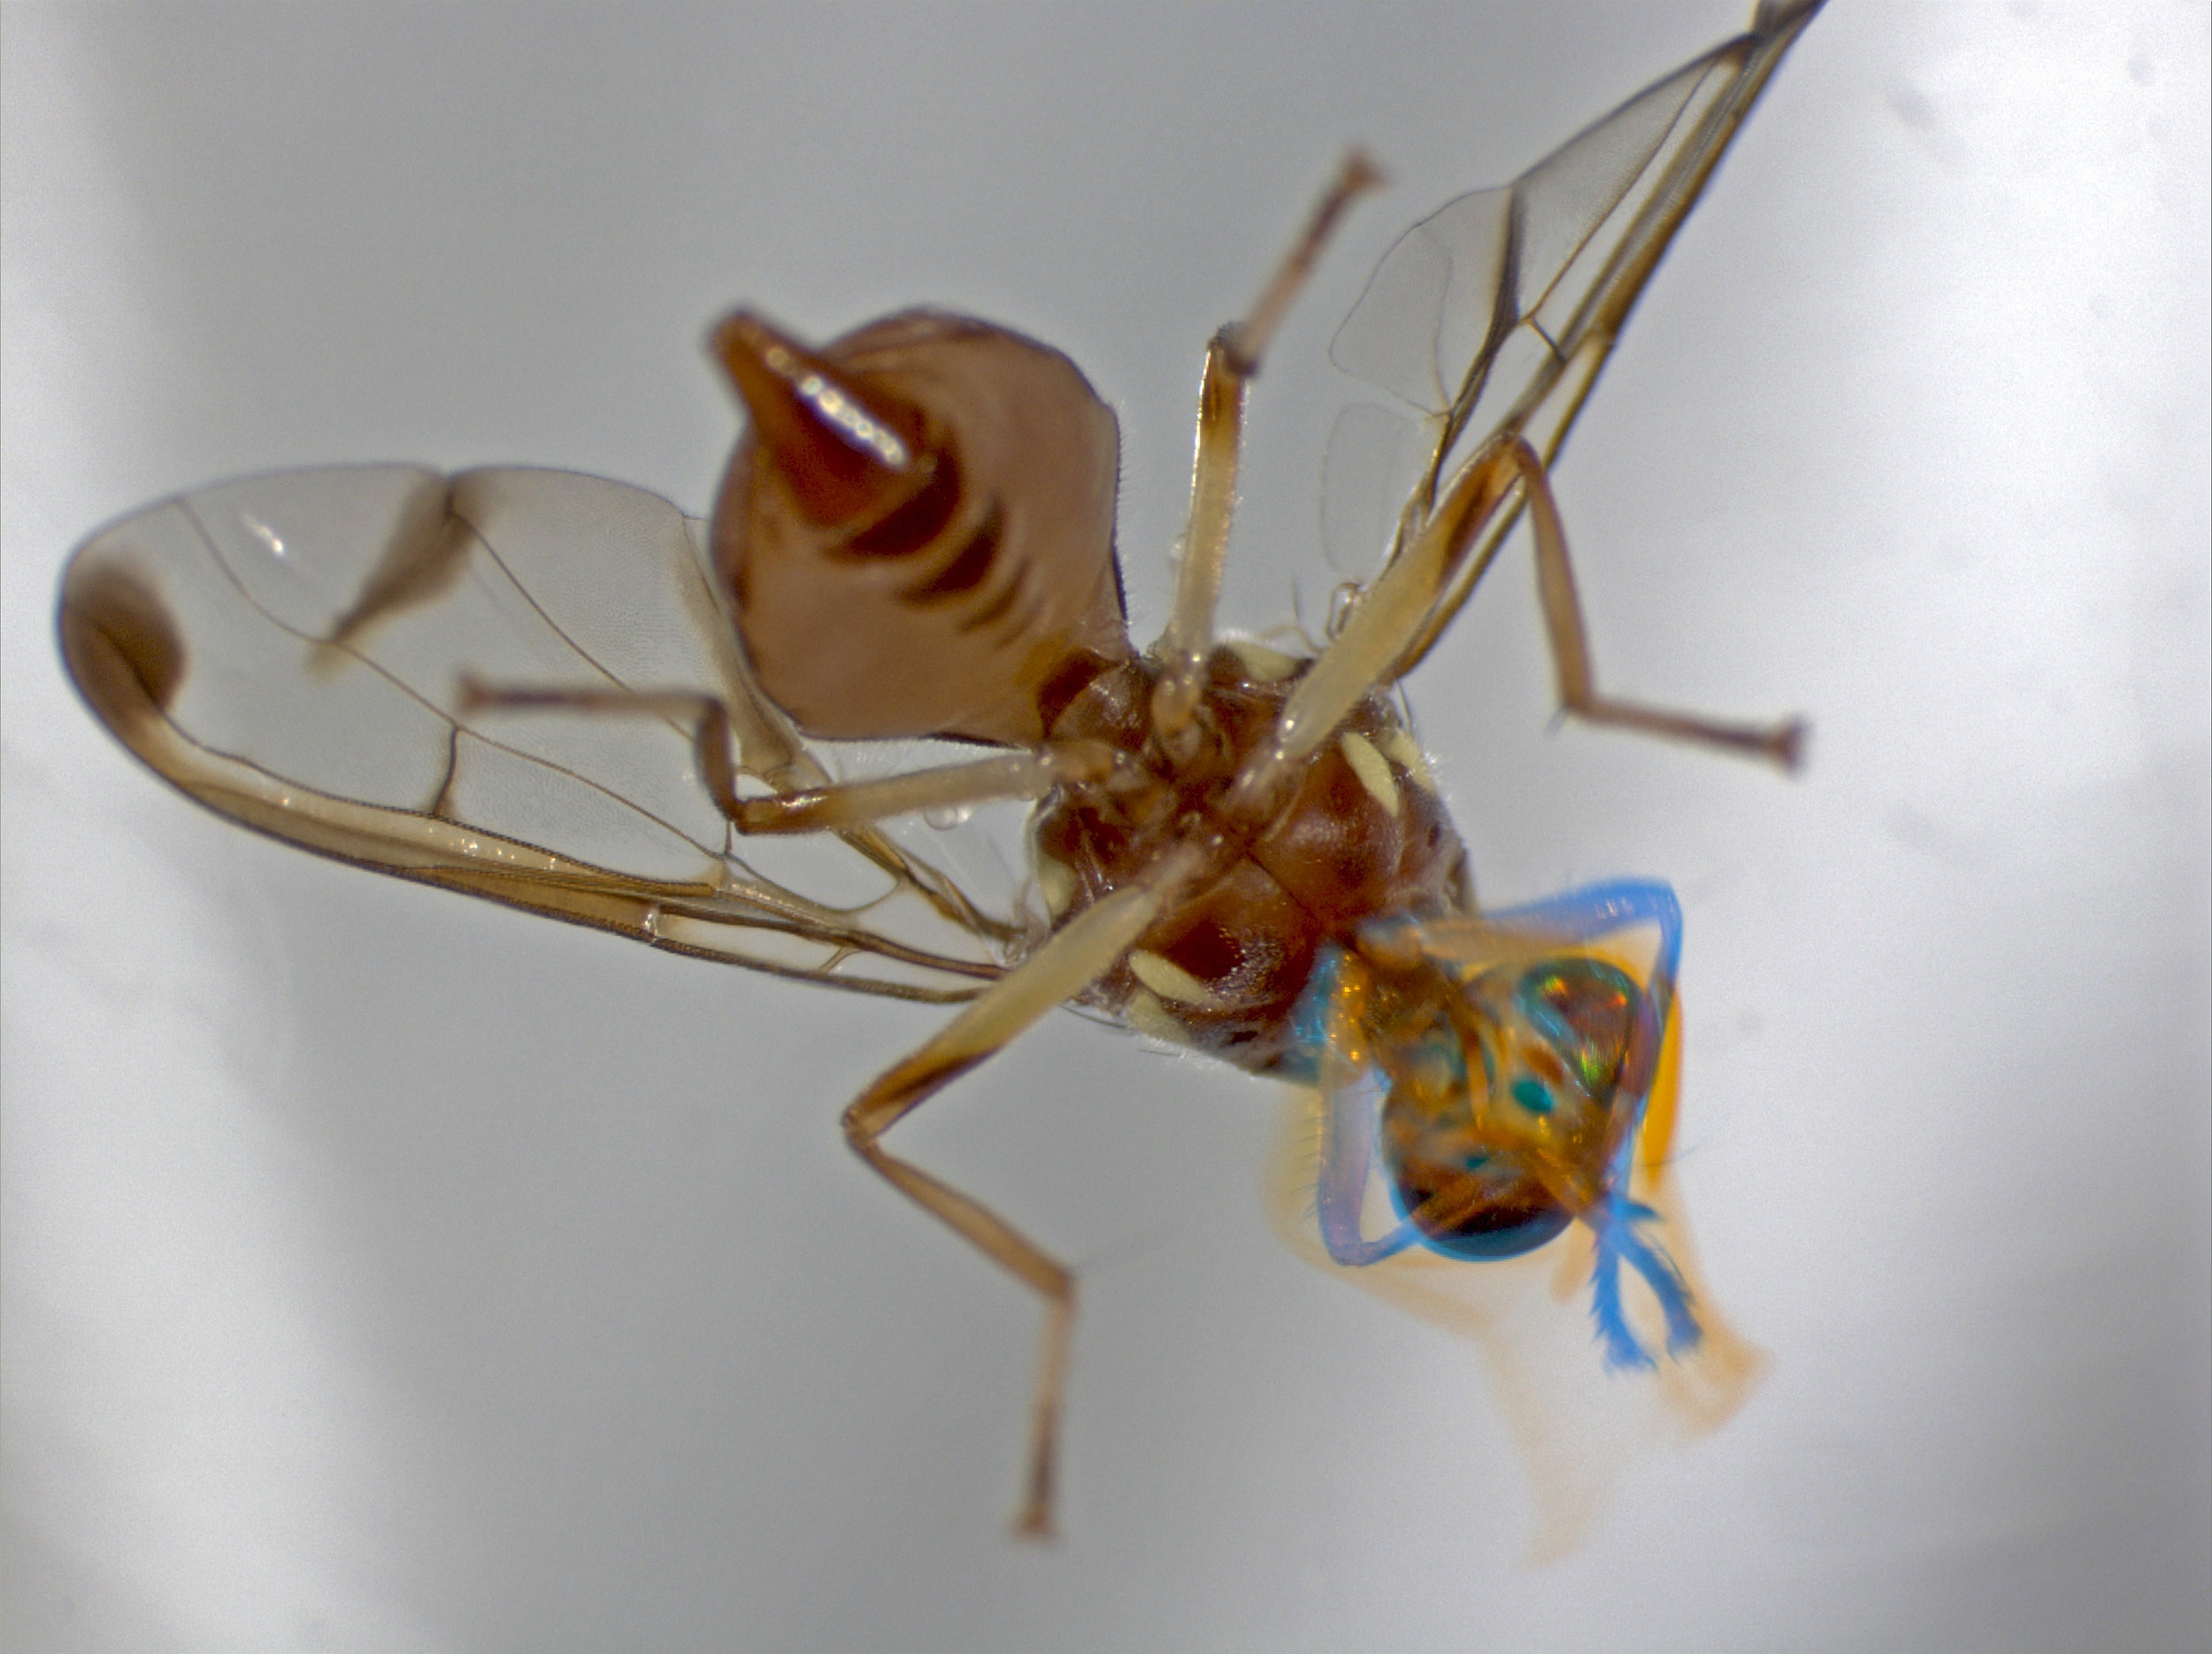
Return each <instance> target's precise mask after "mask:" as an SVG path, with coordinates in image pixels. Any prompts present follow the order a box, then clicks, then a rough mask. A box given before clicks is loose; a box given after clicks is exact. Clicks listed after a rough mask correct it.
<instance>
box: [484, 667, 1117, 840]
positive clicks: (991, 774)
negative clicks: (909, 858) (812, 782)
mask: <svg viewBox="0 0 2212 1654" xmlns="http://www.w3.org/2000/svg"><path fill="white" fill-rule="evenodd" d="M460 703H461V710H462V711H463V712H483V711H486V710H489V709H497V710H500V711H508V712H518V711H556V710H558V711H573V712H602V713H610V714H614V715H617V716H622V715H627V716H631V717H638V718H665V719H676V720H680V721H685V722H688V723H690V724H691V726H692V738H693V742H694V744H695V747H696V749H697V752H698V762H699V773H700V776H701V778H702V779H703V781H705V783H706V787H707V790H708V791H709V792H710V794H712V795H713V797H714V802H715V805H716V807H717V808H718V809H719V810H720V811H721V812H722V813H723V814H724V815H726V816H727V817H728V818H729V819H730V823H731V825H732V826H733V827H736V828H737V830H738V831H739V832H741V833H820V832H833V831H839V830H841V829H844V828H848V827H864V826H866V825H867V824H868V823H869V822H872V821H880V820H883V819H886V818H887V817H890V816H900V815H911V814H913V813H915V812H918V811H922V810H953V809H962V808H965V807H968V806H971V805H974V804H995V803H998V802H1000V801H1001V800H1004V799H1010V798H1041V797H1043V796H1045V795H1046V794H1047V793H1048V792H1050V791H1051V790H1052V789H1054V788H1056V787H1057V786H1060V785H1061V784H1063V783H1064V782H1067V781H1103V780H1104V779H1105V778H1106V776H1107V774H1108V773H1109V772H1110V771H1111V769H1112V768H1113V765H1114V764H1115V762H1116V755H1115V752H1114V750H1113V749H1112V748H1111V747H1110V746H1108V745H1106V744H1105V743H1104V742H1095V741H1078V742H1060V743H1058V744H1056V745H1048V746H1041V747H1038V748H1035V749H1034V750H1029V751H1019V752H1007V753H1002V754H1000V755H998V756H997V757H995V758H978V759H976V760H975V761H974V762H973V763H972V764H951V765H943V766H942V767H940V768H937V769H929V770H915V771H912V772H910V773H908V774H905V775H887V776H883V777H881V778H879V779H878V780H874V781H832V782H828V783H826V784H824V785H821V786H818V787H808V788H803V789H798V790H796V791H792V792H779V793H769V794H764V795H755V796H749V797H747V796H740V794H739V793H738V790H737V774H738V771H737V765H736V763H735V762H734V760H733V758H732V756H731V755H732V753H733V750H734V749H733V744H732V742H731V738H730V711H729V707H728V705H727V704H726V703H725V702H723V701H722V700H720V699H719V698H718V697H717V696H711V695H700V694H695V693H694V692H692V691H690V690H670V691H667V692H665V693H657V692H655V691H652V690H645V691H634V690H630V689H491V688H488V687H486V686H484V685H481V684H478V683H474V682H466V681H465V682H464V684H463V686H462V690H461V695H460Z"/></svg>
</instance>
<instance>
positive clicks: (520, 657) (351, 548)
mask: <svg viewBox="0 0 2212 1654" xmlns="http://www.w3.org/2000/svg"><path fill="white" fill-rule="evenodd" d="M702 546H703V527H702V526H701V525H699V524H698V523H696V522H694V521H692V520H690V519H687V518H685V517H684V515H683V514H682V513H681V512H679V511H678V510H677V509H676V508H675V507H674V506H673V505H671V504H669V503H668V502H667V501H665V500H663V499H660V498H659V497H657V496H654V495H651V494H648V493H645V492H643V491H642V490H640V489H633V488H628V487H626V486H624V485H622V484H619V483H614V482H608V481H601V480H599V479H596V478H592V477H586V476H580V475H577V474H574V473H566V472H554V471H529V470H486V471H474V472H467V473H460V474H458V475H455V476H451V477H447V476H443V475H441V474H439V473H434V472H431V471H426V470H422V469H419V468H415V467H411V466H360V467H346V468H336V469H329V470H317V471H300V472H286V473H274V474H272V475H267V476H261V477H254V478H248V479H245V480H243V481H236V482H229V483H223V484H219V485H217V486H215V487H212V488H209V489H201V490H198V491H196V492H193V493H190V494H185V495H180V496H176V497H174V498H173V499H170V500H167V501H165V502H162V503H161V504H157V505H154V506H151V507H150V508H148V509H147V510H145V511H142V512H138V513H136V514H134V515H133V516H131V517H129V518H127V519H124V520H122V521H121V522H119V523H117V524H115V525H113V526H112V527H109V528H107V529H105V530H104V531H103V532H102V533H101V534H99V535H96V536H95V537H94V538H93V539H92V540H90V541H88V542H87V543H86V544H85V545H84V546H83V547H82V548H81V549H80V550H79V551H78V552H77V553H76V555H75V557H74V558H73V559H72V561H71V563H70V566H69V569H68V573H67V574H66V575H65V579H64V582H63V589H62V605H61V634H62V645H63V651H64V654H65V657H66V658H67V661H68V664H69V668H70V672H71V674H72V675H73V677H74V679H75V680H76V682H77V685H78V688H79V689H80V690H81V692H82V693H83V695H84V696H85V699H86V700H87V702H88V703H89V704H90V705H91V706H92V708H93V710H94V711H95V712H96V713H97V714H98V715H99V716H100V718H101V719H103V720H104V722H105V723H106V724H107V725H108V727H110V728H111V730H113V731H114V733H115V734H116V735H117V736H118V737H119V738H120V739H121V740H122V741H123V742H124V744H126V745H127V746H128V747H129V748H130V749H131V750H133V751H134V752H135V753H136V754H137V755H138V756H139V757H140V758H142V759H144V760H145V761H146V762H147V763H148V764H149V765H151V766H152V767H153V768H154V769H156V770H157V771H158V772H160V773H161V774H162V775H164V776H165V777H166V778H167V779H168V780H169V781H172V782H173V783H175V784H176V785H177V786H178V787H179V788H180V789H182V790H184V791H185V792H187V793H188V794H190V795H191V796H193V797H195V798H196V799H198V800H199V801H200V802H201V803H203V804H207V805H208V806H209V807H210V808H211V809H214V810H216V811H218V812H220V813H222V814H224V815H227V816H228V817H230V818H231V819H234V820H236V821H239V822H241V823H242V824H243V825H245V826H248V827H255V828H257V829H258V830H261V831H263V832H266V833H270V834H273V835H275V836H277V837H280V838H283V839H286V840H288V841H290V842H294V843H296V844H299V845H301V846H303V847H304V848H306V849H309V850H316V851H319V852H320V853H322V854H325V855H329V856H334V857H337V858H341V859H343V860H348V861H352V862H357V863H359V864H361V865H367V866H372V867H376V868H379V869H380V870H382V871H384V872H387V873H396V874H397V875H399V876H401V877H404V878H411V879H416V880H419V881H424V882H426V883H432V884H439V885H443V886H446V887H448V888H450V889H461V890H465V891H468V892H470V893H472V894H474V895H478V896H488V897H490V898H492V899H494V900H497V901H502V902H505V903H508V904H511V905H513V906H517V907H521V908H525V909H528V910H530V911H533V912H541V913H546V914H549V915H551V916H554V917H557V918H561V919H571V920H573V921H576V922H579V923H583V924H589V925H594V926H597V927H601V928H604V929H609V930H613V931H617V932H618V933H621V934H624V935H632V936H634V937H636V938H638V939H639V940H641V941H646V942H653V943H655V944H656V945H658V946H663V947H670V948H674V949H676V950H680V951H687V952H693V953H697V954H702V955H704V956H707V957H710V958H719V959H725V960H728V961H731V962H733V963H737V964H743V965H754V966H757V967H759V968H763V969H766V970H771V971H776V972H779V973H787V974H797V975H804V976H808V977H810V978H813V979H815V980H818V981H825V982H828V983H831V984H833V985H835V986H840V987H846V988H851V989H858V990H862V991H874V992H879V993H887V994H892V995H895V996H902V997H919V998H927V999H958V998H964V997H967V996H970V995H972V993H973V992H974V991H975V990H976V989H977V987H978V985H979V982H981V981H988V980H990V979H991V978H993V977H995V976H996V975H997V974H998V973H999V972H998V967H999V964H1000V959H1001V957H1002V945H1003V942H1004V941H1005V939H1006V937H1007V936H1008V935H1010V934H1011V932H1010V929H1008V928H1007V927H1005V926H1004V925H1002V924H999V923H997V922H995V921H994V920H993V919H988V918H987V917H985V916H984V915H982V914H981V913H979V912H977V911H976V909H975V908H974V906H973V904H971V903H969V902H968V901H967V900H966V899H965V898H964V896H962V895H961V894H960V893H959V892H958V891H957V890H956V889H954V888H953V887H952V886H951V885H950V883H949V881H947V880H945V879H944V878H943V877H942V875H941V874H939V873H936V872H935V871H934V870H933V869H932V868H930V867H929V866H927V865H925V864H923V863H921V862H919V861H918V860H916V859H914V858H910V857H908V856H906V855H903V854H902V853H901V852H900V851H899V850H896V849H895V847H893V846H892V845H891V844H890V843H889V842H888V841H887V840H885V839H883V838H881V837H880V836H879V835H874V834H869V833H857V834H851V835H811V836H810V837H807V838H805V839H800V840H791V841H765V840H755V841H748V842H745V843H743V844H742V845H741V846H740V845H739V844H737V843H736V842H734V841H733V837H732V835H731V833H730V831H729V828H728V826H727V823H726V819H725V818H724V817H723V815H722V813H721V812H720V811H719V810H718V808H717V807H716V805H715V804H714V801H713V799H712V797H711V796H710V794H709V792H708V791H707V789H706V788H705V787H704V786H703V784H702V783H701V781H700V779H699V774H698V765H697V762H696V758H695V744H694V740H693V735H692V730H691V727H689V725H688V723H687V721H686V720H683V719H676V718H664V717H659V716H641V715H634V714H621V713H610V712H607V711H604V710H590V711H585V710H573V709H551V710H546V709H533V710H528V711H515V710H511V709H510V710H504V711H503V710H500V709H496V708H495V709H491V710H472V709H469V708H466V707H465V705H464V688H465V684H466V683H467V682H468V681H471V680H474V681H479V682H488V683H496V684H501V685H514V686H526V687H529V688H533V689H541V688H548V689H563V690H571V689H582V690H588V691H594V692H599V693H602V694H604V693H605V692H607V691H622V690H635V691H640V692H646V693H652V694H656V695H665V694H669V693H671V692H674V693H678V694H690V695H694V696H711V697H713V698H715V699H717V700H719V701H720V702H721V703H722V704H724V705H726V707H728V709H729V711H730V713H731V721H732V724H733V732H734V738H735V741H736V744H737V747H738V761H739V763H740V764H741V765H742V766H743V767H744V768H745V769H746V770H747V771H749V772H750V773H753V774H755V775H757V776H759V777H762V778H764V780H765V781H767V782H768V783H769V784H770V785H772V786H777V787H783V786H804V785H808V784H812V783H816V782H818V781H822V780H824V779H826V768H825V766H824V765H823V764H822V763H821V762H820V761H819V759H818V758H817V756H816V755H815V754H813V753H812V752H810V750H809V749H808V748H807V747H806V746H805V745H804V743H803V742H802V741H801V740H800V739H799V737H798V736H797V735H796V734H795V732H794V731H793V730H792V729H791V727H790V726H789V724H788V721H787V719H784V718H783V716H782V714H781V713H780V712H779V711H778V710H777V709H776V708H775V706H774V705H773V704H772V703H770V702H769V701H768V700H767V699H766V697H765V696H762V695H761V694H759V692H758V691H757V689H755V688H754V686H753V684H752V681H751V679H750V676H749V672H748V670H747V667H746V665H745V663H744V660H743V658H742V656H741V653H740V651H739V650H738V647H737V644H736V642H735V638H734V633H733V630H732V629H731V627H730V626H729V623H728V621H727V619H726V616H725V615H724V614H723V612H722V611H721V608H720V606H719V604H718V602H717V600H716V598H715V596H714V592H713V588H712V586H711V585H710V582H709V581H708V579H707V576H706V574H705V572H704V566H703V558H702Z"/></svg>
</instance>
